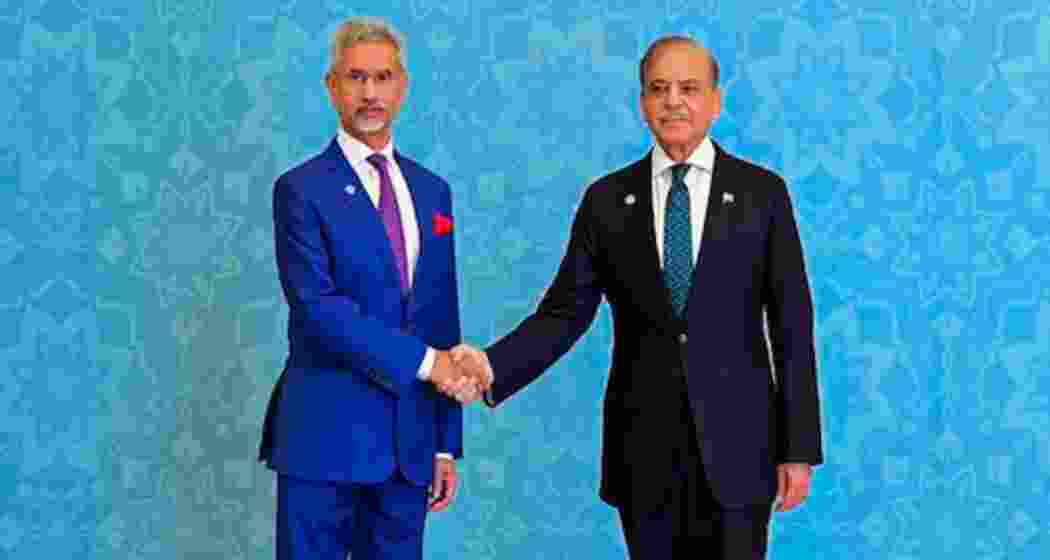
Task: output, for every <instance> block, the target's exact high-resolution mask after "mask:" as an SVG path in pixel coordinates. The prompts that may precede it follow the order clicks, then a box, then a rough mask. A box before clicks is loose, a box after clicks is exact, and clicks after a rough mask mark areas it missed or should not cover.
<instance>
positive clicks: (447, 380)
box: [430, 351, 480, 404]
mask: <svg viewBox="0 0 1050 560" xmlns="http://www.w3.org/2000/svg"><path fill="white" fill-rule="evenodd" d="M430 382H431V383H432V384H433V385H434V387H435V388H436V389H437V390H438V391H440V392H441V393H442V394H444V395H445V396H447V397H448V398H450V399H456V400H457V401H459V402H460V403H463V404H469V403H471V402H473V401H474V400H476V399H477V398H478V396H479V394H480V393H479V391H478V389H477V384H476V383H475V381H474V379H473V378H472V377H471V376H470V375H469V373H467V372H465V371H464V370H463V369H462V368H461V367H460V366H459V365H457V364H456V363H455V362H454V361H453V360H452V358H451V354H450V353H449V352H447V351H438V352H437V354H436V356H435V359H434V365H433V367H432V368H431V370H430Z"/></svg>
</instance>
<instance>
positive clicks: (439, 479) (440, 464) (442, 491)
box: [427, 457, 459, 511]
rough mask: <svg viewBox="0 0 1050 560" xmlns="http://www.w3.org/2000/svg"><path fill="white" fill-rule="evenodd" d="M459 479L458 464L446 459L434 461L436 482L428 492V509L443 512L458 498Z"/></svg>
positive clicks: (439, 458)
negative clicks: (457, 473)
mask: <svg viewBox="0 0 1050 560" xmlns="http://www.w3.org/2000/svg"><path fill="white" fill-rule="evenodd" d="M458 482H459V477H458V476H457V475H456V462H455V461H452V460H450V459H446V458H444V457H438V458H436V459H434V482H433V483H432V484H431V485H430V488H429V490H428V503H427V509H429V510H430V511H443V510H444V509H445V508H447V507H448V506H449V504H451V503H452V500H454V499H455V498H456V487H457V486H458Z"/></svg>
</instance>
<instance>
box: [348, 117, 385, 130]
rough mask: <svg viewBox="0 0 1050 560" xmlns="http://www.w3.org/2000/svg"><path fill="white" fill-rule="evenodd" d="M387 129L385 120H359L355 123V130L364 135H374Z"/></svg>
mask: <svg viewBox="0 0 1050 560" xmlns="http://www.w3.org/2000/svg"><path fill="white" fill-rule="evenodd" d="M386 127H387V122H386V121H384V120H368V119H359V120H355V121H354V129H355V130H357V131H358V132H360V133H362V134H372V133H375V132H379V131H380V130H383V129H384V128H386Z"/></svg>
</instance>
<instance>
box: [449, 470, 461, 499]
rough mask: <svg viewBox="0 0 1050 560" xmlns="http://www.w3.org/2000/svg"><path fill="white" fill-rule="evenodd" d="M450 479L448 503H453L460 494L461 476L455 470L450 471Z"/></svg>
mask: <svg viewBox="0 0 1050 560" xmlns="http://www.w3.org/2000/svg"><path fill="white" fill-rule="evenodd" d="M448 474H449V477H448V503H450V504H451V503H452V502H454V501H455V500H456V495H457V494H459V475H458V474H456V471H455V470H451V471H449V473H448Z"/></svg>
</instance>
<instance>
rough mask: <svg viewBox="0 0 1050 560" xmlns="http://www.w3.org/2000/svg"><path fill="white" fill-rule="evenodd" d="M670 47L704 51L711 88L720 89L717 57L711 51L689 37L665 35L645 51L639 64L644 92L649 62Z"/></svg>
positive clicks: (640, 79) (639, 76)
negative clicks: (685, 47)
mask: <svg viewBox="0 0 1050 560" xmlns="http://www.w3.org/2000/svg"><path fill="white" fill-rule="evenodd" d="M669 45H689V46H692V47H696V48H698V49H700V50H701V51H703V52H704V54H706V55H707V63H708V67H709V68H710V69H711V87H718V60H717V59H716V58H715V55H713V54H711V51H709V50H707V49H706V48H705V47H704V46H703V45H701V44H700V43H698V42H697V41H696V39H693V38H692V37H689V36H687V35H665V36H663V37H660V38H659V39H657V40H655V41H653V43H652V44H651V45H649V48H647V49H645V55H643V56H642V61H641V62H640V63H639V64H638V81H639V83H640V84H641V86H642V91H645V69H646V67H647V66H649V60H650V59H652V58H653V55H655V54H656V51H658V50H660V49H662V48H663V47H665V46H669Z"/></svg>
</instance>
